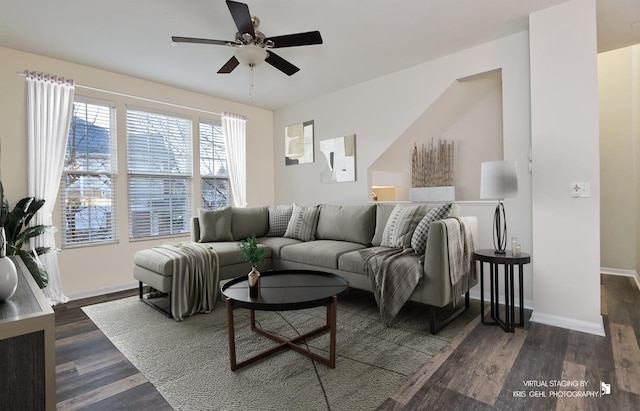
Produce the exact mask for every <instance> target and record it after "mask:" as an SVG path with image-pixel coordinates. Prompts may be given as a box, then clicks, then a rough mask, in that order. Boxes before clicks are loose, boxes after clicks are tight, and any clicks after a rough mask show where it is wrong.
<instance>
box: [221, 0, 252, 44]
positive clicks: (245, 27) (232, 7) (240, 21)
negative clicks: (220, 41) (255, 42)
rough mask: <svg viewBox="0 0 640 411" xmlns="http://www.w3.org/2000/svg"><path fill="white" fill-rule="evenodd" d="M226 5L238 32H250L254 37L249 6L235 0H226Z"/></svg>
mask: <svg viewBox="0 0 640 411" xmlns="http://www.w3.org/2000/svg"><path fill="white" fill-rule="evenodd" d="M227 7H229V12H230V13H231V17H233V21H234V22H235V23H236V27H237V28H238V31H239V32H240V34H244V33H249V34H251V37H255V36H256V33H255V31H254V30H253V23H252V22H251V14H250V13H249V6H247V5H246V4H244V3H239V2H237V1H231V0H227Z"/></svg>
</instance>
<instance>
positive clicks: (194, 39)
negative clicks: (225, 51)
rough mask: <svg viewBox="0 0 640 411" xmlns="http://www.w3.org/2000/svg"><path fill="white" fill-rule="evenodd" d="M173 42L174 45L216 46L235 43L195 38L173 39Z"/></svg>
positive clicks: (176, 37) (175, 37) (174, 37)
mask: <svg viewBox="0 0 640 411" xmlns="http://www.w3.org/2000/svg"><path fill="white" fill-rule="evenodd" d="M171 41H173V42H174V43H198V44H215V45H218V46H226V45H228V44H231V43H233V41H227V40H211V39H198V38H193V37H178V36H173V37H171Z"/></svg>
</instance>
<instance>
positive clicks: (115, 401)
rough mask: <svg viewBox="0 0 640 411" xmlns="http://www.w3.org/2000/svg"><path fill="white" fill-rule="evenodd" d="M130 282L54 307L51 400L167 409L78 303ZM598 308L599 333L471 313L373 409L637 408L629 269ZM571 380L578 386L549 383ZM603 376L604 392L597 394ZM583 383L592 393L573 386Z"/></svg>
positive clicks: (639, 373) (609, 284) (638, 315)
mask: <svg viewBox="0 0 640 411" xmlns="http://www.w3.org/2000/svg"><path fill="white" fill-rule="evenodd" d="M136 292H137V290H131V291H126V292H122V293H116V294H111V295H105V296H101V297H96V298H91V299H86V300H78V301H73V302H71V303H68V304H65V305H63V306H59V307H56V308H55V312H56V363H57V366H56V378H57V381H56V383H57V402H58V409H59V410H76V409H90V410H140V411H142V410H151V409H152V410H154V411H162V410H170V409H171V407H170V406H169V404H167V402H166V401H165V400H164V398H163V397H162V396H161V395H160V394H159V393H158V392H157V391H156V390H155V388H154V387H153V386H152V385H151V384H150V383H149V382H148V381H147V380H146V379H145V378H144V376H143V375H142V374H140V373H139V372H138V370H137V369H136V368H135V367H134V366H133V365H132V364H131V363H130V362H129V361H128V360H127V359H126V358H125V357H124V356H123V355H122V354H121V353H120V352H119V351H118V350H117V349H116V348H115V347H114V346H113V344H112V343H111V342H110V341H109V340H108V339H107V338H106V337H105V336H104V334H102V332H101V331H100V330H99V329H98V328H97V327H96V326H95V324H93V322H92V321H91V320H90V319H89V318H88V317H87V316H86V315H85V314H84V312H83V311H82V310H81V308H80V307H82V306H85V305H90V304H95V303H99V302H103V301H109V300H112V299H116V298H123V297H128V296H131V295H135V294H136ZM602 314H603V318H604V324H605V329H606V333H607V336H606V337H598V336H595V335H589V334H584V333H580V332H576V331H570V330H566V329H561V328H556V327H550V326H546V325H543V324H535V323H530V322H528V321H527V322H526V323H525V327H524V328H518V329H517V330H516V332H515V333H513V334H511V333H505V332H503V331H502V330H501V329H500V328H498V327H489V326H483V325H481V324H480V319H479V318H477V319H476V320H474V322H472V323H471V324H470V325H469V326H468V327H466V328H465V330H464V331H463V332H461V333H460V334H459V335H458V336H457V337H456V338H455V339H454V341H453V342H452V344H451V345H450V346H448V347H446V348H445V349H444V350H442V351H441V352H440V353H439V354H438V355H437V356H436V357H434V358H433V359H432V361H430V362H429V363H428V364H426V365H425V366H424V367H423V368H422V369H421V370H420V371H419V372H418V373H417V374H416V375H415V376H413V377H412V378H410V379H409V380H408V381H407V383H406V384H405V385H404V386H403V387H401V388H400V389H399V390H398V391H397V392H396V393H394V394H393V395H392V396H391V398H389V399H388V400H387V401H386V402H385V403H384V404H382V405H381V406H380V408H379V409H380V410H515V409H526V410H590V409H594V410H640V349H639V348H638V336H639V335H640V291H639V290H638V289H637V287H636V286H635V283H634V282H633V280H632V279H630V278H627V277H615V276H606V275H604V276H602ZM527 317H528V315H527ZM338 349H339V348H338ZM337 371H338V372H339V370H337ZM574 381H577V382H578V384H586V386H584V387H580V386H578V387H552V386H550V385H552V384H567V382H568V383H569V384H573V382H574ZM601 382H603V383H605V384H610V387H611V394H610V395H604V396H599V393H600V388H601V387H600V384H601ZM526 384H534V385H536V386H534V387H530V386H527V385H526ZM545 384H546V385H549V386H546V387H545V386H544V385H545ZM558 391H564V392H567V391H572V392H571V393H569V394H566V393H565V394H560V395H561V396H560V397H555V396H553V394H552V393H555V392H558ZM586 392H597V393H598V396H597V397H595V398H587V397H582V396H577V395H584V394H576V393H586ZM536 395H545V397H541V396H536ZM562 395H564V396H562ZM567 395H572V396H567Z"/></svg>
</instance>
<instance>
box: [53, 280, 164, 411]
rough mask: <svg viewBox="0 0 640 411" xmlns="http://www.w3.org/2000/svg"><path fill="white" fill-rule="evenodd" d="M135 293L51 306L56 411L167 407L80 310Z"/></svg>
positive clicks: (162, 399) (126, 292) (110, 410)
mask: <svg viewBox="0 0 640 411" xmlns="http://www.w3.org/2000/svg"><path fill="white" fill-rule="evenodd" d="M136 293H137V290H131V291H125V292H121V293H115V294H109V295H104V296H101V297H96V298H89V299H85V300H77V301H72V302H70V303H67V304H64V305H61V306H56V307H55V313H56V314H55V316H56V396H57V397H56V401H57V409H58V410H105V411H112V410H139V411H146V410H154V411H162V410H171V409H172V408H171V407H170V406H169V404H168V403H167V402H166V401H165V399H164V398H163V397H162V396H161V395H160V394H159V393H158V392H157V391H156V389H155V388H154V387H153V385H151V383H149V382H148V381H147V380H146V378H145V377H144V376H143V375H142V374H140V372H139V371H138V370H137V369H136V368H135V367H134V366H133V365H132V364H131V363H130V362H129V361H128V360H127V359H126V358H125V356H124V355H122V354H121V353H120V351H118V349H117V348H116V347H115V346H114V345H113V344H112V343H111V341H109V339H108V338H107V337H105V335H104V334H103V333H102V332H101V331H100V330H99V329H98V327H96V325H95V324H94V323H93V321H91V320H90V319H89V317H87V315H86V314H85V313H84V312H83V311H82V310H81V308H80V307H83V306H85V305H91V304H97V303H101V302H104V301H109V300H113V299H116V298H123V297H129V296H131V295H136Z"/></svg>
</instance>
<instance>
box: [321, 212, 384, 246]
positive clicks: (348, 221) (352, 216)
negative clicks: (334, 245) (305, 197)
mask: <svg viewBox="0 0 640 411" xmlns="http://www.w3.org/2000/svg"><path fill="white" fill-rule="evenodd" d="M375 224H376V208H375V205H373V204H371V205H365V206H337V205H327V204H322V205H321V206H320V219H319V220H318V229H317V230H316V238H317V239H318V240H339V241H350V242H352V243H359V244H364V245H369V244H371V239H372V238H373V232H374V230H375Z"/></svg>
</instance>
